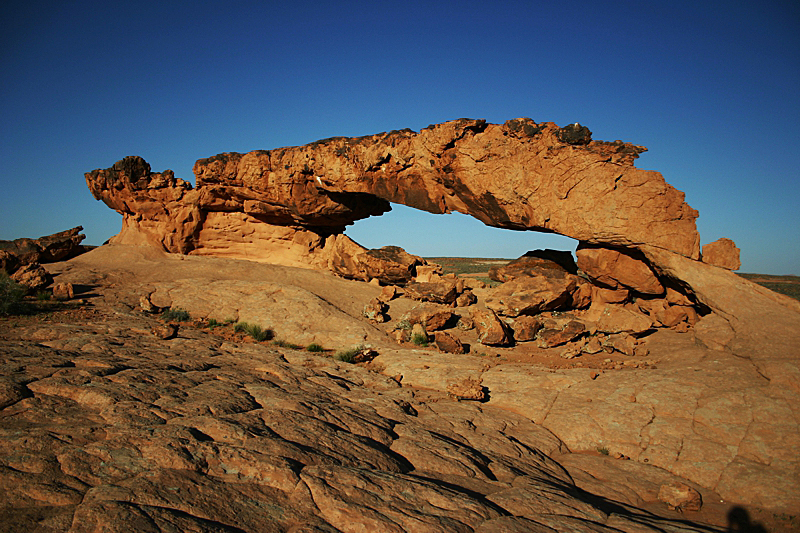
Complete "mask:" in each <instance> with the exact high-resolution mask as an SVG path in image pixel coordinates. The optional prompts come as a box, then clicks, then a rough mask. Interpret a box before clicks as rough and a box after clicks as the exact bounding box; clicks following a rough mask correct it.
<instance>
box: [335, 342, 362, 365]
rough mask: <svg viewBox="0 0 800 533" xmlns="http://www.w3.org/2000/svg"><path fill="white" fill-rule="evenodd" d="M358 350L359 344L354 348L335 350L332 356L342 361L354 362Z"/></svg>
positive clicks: (359, 349)
mask: <svg viewBox="0 0 800 533" xmlns="http://www.w3.org/2000/svg"><path fill="white" fill-rule="evenodd" d="M360 351H361V347H360V346H359V347H356V348H350V349H349V350H341V351H338V352H336V355H334V356H333V358H334V359H336V360H337V361H341V362H343V363H354V362H355V361H356V355H358V352H360Z"/></svg>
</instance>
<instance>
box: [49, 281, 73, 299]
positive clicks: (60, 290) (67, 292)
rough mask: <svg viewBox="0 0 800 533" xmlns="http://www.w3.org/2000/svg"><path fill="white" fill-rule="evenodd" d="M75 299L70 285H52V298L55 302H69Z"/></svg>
mask: <svg viewBox="0 0 800 533" xmlns="http://www.w3.org/2000/svg"><path fill="white" fill-rule="evenodd" d="M74 297H75V289H74V287H73V286H72V283H68V282H67V283H56V284H55V285H53V298H55V299H56V300H71V299H72V298H74Z"/></svg>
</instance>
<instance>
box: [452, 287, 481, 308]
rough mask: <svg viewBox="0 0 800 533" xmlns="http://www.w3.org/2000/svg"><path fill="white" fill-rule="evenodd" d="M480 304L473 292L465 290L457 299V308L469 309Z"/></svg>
mask: <svg viewBox="0 0 800 533" xmlns="http://www.w3.org/2000/svg"><path fill="white" fill-rule="evenodd" d="M477 302H478V297H477V296H475V293H473V292H472V291H471V290H465V291H464V292H462V293H461V294H459V295H458V298H456V307H469V306H470V305H473V304H475V303H477Z"/></svg>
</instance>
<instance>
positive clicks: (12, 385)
mask: <svg viewBox="0 0 800 533" xmlns="http://www.w3.org/2000/svg"><path fill="white" fill-rule="evenodd" d="M46 266H47V269H48V271H49V272H50V273H51V274H52V275H53V276H54V277H55V282H56V283H71V284H72V287H74V290H75V293H76V294H75V298H76V299H81V301H80V303H77V304H75V303H73V304H69V305H68V306H67V307H66V308H64V309H62V310H61V311H57V312H54V313H51V314H39V315H30V316H21V317H9V318H5V319H2V320H1V321H0V358H1V360H2V366H0V408H2V410H0V417H2V418H1V420H2V424H0V427H1V428H2V429H0V431H1V432H2V438H0V487H2V490H1V491H0V499H1V500H2V504H1V505H2V507H1V508H0V509H1V510H0V513H1V514H0V523H2V524H3V525H2V529H3V530H4V531H26V532H33V531H37V532H38V531H41V532H50V531H71V532H84V531H86V532H88V531H92V532H94V531H120V532H121V531H154V532H166V531H196V532H201V531H202V532H206V531H208V532H211V531H215V532H216V531H237V532H241V531H248V532H267V531H290V532H311V531H317V532H339V531H341V532H356V531H364V532H367V531H370V532H372V531H374V532H383V531H387V532H389V531H391V532H405V531H408V532H439V531H441V532H453V531H457V532H462V531H463V532H472V531H475V532H484V533H488V532H537V533H538V532H552V531H574V532H612V531H615V532H616V531H624V532H649V531H669V532H673V531H724V530H726V528H730V529H728V530H730V531H744V530H747V529H746V528H747V527H748V526H747V524H750V523H751V521H758V520H764V519H766V518H769V519H775V518H776V517H777V518H781V517H782V518H784V519H785V521H784V522H785V523H784V525H785V526H786V529H785V530H786V531H789V530H790V526H791V525H795V526H796V522H794V521H792V520H793V518H792V516H791V515H796V514H797V513H798V510H799V509H800V476H799V475H798V454H797V451H798V449H800V432H798V422H797V421H798V415H799V413H798V410H799V409H800V401H798V399H799V398H800V371H799V370H798V364H797V361H798V359H797V356H796V350H797V339H798V335H797V332H798V331H800V313H797V311H795V310H794V307H792V306H791V305H789V304H784V303H783V302H781V301H780V299H778V300H777V301H775V302H773V301H772V300H764V299H762V300H759V299H758V298H754V299H752V300H751V301H752V302H755V303H754V304H752V305H751V307H754V308H755V309H754V312H758V313H759V315H760V317H761V320H760V321H758V322H757V323H754V322H753V320H752V319H751V320H750V321H749V322H748V323H749V324H753V327H749V328H746V327H744V326H742V324H744V320H739V321H738V322H736V324H737V329H736V330H735V331H732V332H730V331H729V333H730V335H729V337H728V338H727V339H726V342H725V343H722V344H720V343H715V342H712V341H710V340H709V339H713V338H714V336H713V335H710V334H709V333H708V332H706V333H705V334H703V329H702V328H701V325H702V323H703V320H701V321H700V323H699V324H698V326H696V327H694V328H691V329H689V330H687V331H684V332H683V333H680V332H678V331H675V330H672V329H658V330H657V331H656V332H655V333H653V334H652V335H649V336H648V337H647V338H646V339H645V345H646V346H647V348H648V352H647V354H646V355H641V354H640V355H637V356H625V355H621V354H619V353H617V352H614V353H613V354H610V355H609V354H607V355H608V357H610V359H609V361H611V362H610V363H608V362H606V361H605V360H603V361H601V362H605V363H606V364H598V365H594V367H593V368H588V367H587V368H581V367H576V366H574V365H573V367H572V368H553V367H551V366H547V365H537V364H532V363H531V362H530V361H526V360H524V358H521V357H517V358H514V357H512V355H513V351H514V350H515V348H497V349H496V350H491V349H488V348H485V347H484V348H479V349H475V350H473V351H472V353H471V354H448V353H440V352H438V351H437V350H436V349H434V348H433V347H429V348H422V347H417V346H414V345H413V344H410V343H405V344H398V343H397V342H396V341H395V340H394V339H392V338H390V337H389V336H388V335H387V333H386V332H385V330H382V329H379V328H378V327H377V325H376V324H375V323H374V322H371V321H369V320H367V319H366V318H365V317H364V316H363V310H364V304H365V303H366V302H369V301H371V300H372V299H374V298H376V297H377V296H378V295H379V294H380V293H381V292H382V290H383V289H382V288H381V287H380V286H378V285H376V284H370V283H364V282H359V281H353V280H346V279H342V278H340V277H336V276H335V275H333V274H332V273H330V272H327V271H320V270H310V269H301V268H294V267H287V266H278V265H269V264H263V263H257V262H250V261H241V260H235V259H224V258H213V257H197V256H181V255H174V254H167V253H164V252H160V251H157V250H155V249H153V248H151V247H144V246H142V247H140V246H129V245H114V244H112V245H105V246H102V247H100V248H97V249H95V250H93V251H91V252H89V253H86V254H83V255H80V256H78V257H76V258H73V259H70V260H68V261H63V262H56V263H50V264H48V265H46ZM384 289H385V288H384ZM476 292H477V293H478V300H479V302H480V301H481V300H482V294H481V293H480V291H479V290H476ZM757 294H760V293H757ZM143 296H147V297H148V298H149V300H151V301H152V303H153V304H154V305H155V306H162V307H165V306H171V307H173V309H174V308H177V307H181V308H183V309H186V310H188V311H189V312H190V313H191V315H192V317H193V318H198V319H200V318H210V317H217V318H218V319H220V320H221V319H223V318H226V317H230V318H231V319H233V320H238V321H244V320H248V321H251V322H255V323H261V324H263V325H264V326H269V327H271V328H273V329H274V332H275V335H276V337H277V338H283V339H286V340H288V341H295V342H303V343H305V342H307V339H308V338H312V337H313V338H314V339H315V340H316V341H318V342H320V343H321V344H323V346H324V347H325V348H327V349H330V350H338V349H344V348H350V347H351V346H352V342H353V339H361V341H362V342H364V341H366V342H368V343H369V344H370V346H371V347H372V350H373V351H374V353H373V355H374V354H375V353H377V357H374V359H372V360H371V361H369V362H368V363H359V364H352V363H346V362H343V361H338V360H336V359H334V358H332V357H330V353H324V352H323V353H322V354H319V355H316V354H314V353H310V352H308V351H306V350H304V349H300V348H299V347H294V348H293V347H287V346H285V345H284V346H280V345H278V344H275V342H274V341H273V342H268V341H264V342H260V343H259V342H253V341H252V340H245V338H244V337H243V336H241V335H239V336H236V335H231V334H221V333H219V331H220V330H221V329H223V328H219V329H211V328H207V327H206V328H201V327H199V326H197V325H194V326H192V325H189V324H188V323H183V322H181V323H178V326H177V334H175V333H176V332H175V331H174V329H173V330H172V331H167V332H166V334H165V332H164V329H165V327H167V326H166V324H165V322H164V320H162V319H161V318H160V317H159V315H157V314H148V313H146V312H144V311H143V310H142V305H143V304H145V306H146V302H145V301H143V299H142V297H143ZM73 301H74V300H73ZM765 302H766V303H765ZM770 302H771V303H770ZM416 303H417V302H413V301H411V300H409V299H407V298H405V297H400V298H396V299H393V300H392V301H391V302H390V309H389V313H390V314H392V315H394V316H395V317H399V316H400V315H401V314H402V313H403V312H404V310H405V309H411V308H412V307H413V306H414V305H416ZM288 310H292V311H291V312H289V311H288ZM248 313H250V314H249V315H248ZM709 316H715V315H714V314H711V315H709ZM168 329H169V328H168ZM229 330H230V328H229ZM230 331H232V330H230ZM304 334H305V335H311V336H307V337H304V336H303V335H304ZM704 335H705V337H704ZM164 337H167V338H164ZM703 338H705V339H706V340H705V342H704V341H703ZM284 344H285V343H284ZM487 349H488V350H489V353H485V354H483V355H478V354H477V352H479V351H481V350H484V351H486V350H487ZM497 353H500V354H501V355H500V356H499V357H496V356H495V355H496V354H497ZM584 357H587V356H581V358H584ZM581 358H578V359H577V360H580V359H581ZM558 359H560V358H558ZM632 360H635V361H636V362H637V364H635V365H628V364H626V363H625V362H626V361H632ZM470 383H472V384H475V383H477V384H479V385H480V388H481V389H482V391H483V392H484V394H482V395H479V396H478V398H479V399H480V400H481V401H469V400H463V399H461V398H465V397H467V396H468V395H466V394H463V393H462V392H459V388H458V387H459V386H460V385H466V386H467V387H468V386H469V385H470ZM448 390H449V391H450V393H449V394H448V393H447V391H448ZM787 524H788V525H787ZM750 530H753V531H758V530H760V531H764V529H753V528H751V529H750ZM778 530H781V529H775V530H772V529H770V531H778Z"/></svg>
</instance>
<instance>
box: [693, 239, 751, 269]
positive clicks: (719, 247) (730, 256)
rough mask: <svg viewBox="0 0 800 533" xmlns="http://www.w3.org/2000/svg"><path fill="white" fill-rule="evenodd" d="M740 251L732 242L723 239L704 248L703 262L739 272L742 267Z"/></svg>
mask: <svg viewBox="0 0 800 533" xmlns="http://www.w3.org/2000/svg"><path fill="white" fill-rule="evenodd" d="M739 251H740V250H739V248H737V247H736V244H734V242H733V241H732V240H730V239H726V238H725V237H722V238H721V239H717V240H716V241H714V242H710V243H708V244H706V245H704V246H703V262H704V263H707V264H709V265H714V266H718V267H721V268H727V269H728V270H739V268H741V266H742V262H741V261H740V260H739Z"/></svg>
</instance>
